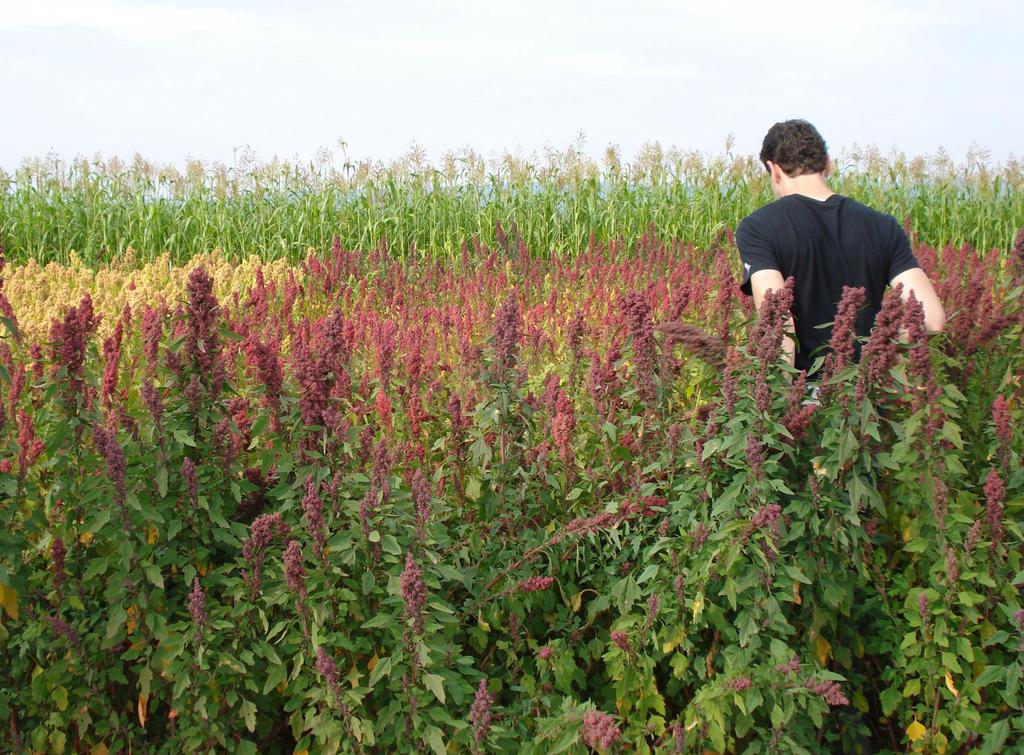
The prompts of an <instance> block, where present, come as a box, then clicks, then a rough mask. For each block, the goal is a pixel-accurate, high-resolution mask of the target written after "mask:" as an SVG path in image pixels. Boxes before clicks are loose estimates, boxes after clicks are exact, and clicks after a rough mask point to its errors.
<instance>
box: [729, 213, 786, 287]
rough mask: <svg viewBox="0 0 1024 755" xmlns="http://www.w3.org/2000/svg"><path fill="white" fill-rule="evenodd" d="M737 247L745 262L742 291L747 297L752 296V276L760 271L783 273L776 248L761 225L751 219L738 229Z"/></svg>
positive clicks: (742, 223) (741, 258)
mask: <svg viewBox="0 0 1024 755" xmlns="http://www.w3.org/2000/svg"><path fill="white" fill-rule="evenodd" d="M736 246H737V247H739V250H740V260H741V261H742V262H743V279H742V280H741V281H740V291H742V292H743V293H745V294H746V295H747V296H750V295H751V289H750V276H752V275H753V274H754V273H756V272H758V271H760V270H778V271H779V272H782V267H781V266H780V265H779V260H778V257H777V256H776V254H775V247H774V246H773V245H772V243H771V241H769V240H768V239H767V238H766V237H765V235H764V233H763V232H762V229H761V227H760V224H759V223H757V222H756V220H754V219H751V218H745V219H744V220H743V222H741V223H740V225H739V227H738V228H737V229H736Z"/></svg>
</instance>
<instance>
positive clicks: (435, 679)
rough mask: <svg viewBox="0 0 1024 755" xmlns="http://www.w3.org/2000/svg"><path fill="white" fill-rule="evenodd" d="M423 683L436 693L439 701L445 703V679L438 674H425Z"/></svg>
mask: <svg viewBox="0 0 1024 755" xmlns="http://www.w3.org/2000/svg"><path fill="white" fill-rule="evenodd" d="M423 683H424V684H425V685H427V689H429V690H430V691H431V692H433V693H434V697H436V698H437V701H438V702H439V703H441V704H442V705H444V700H445V698H444V680H443V679H442V678H441V677H440V676H439V675H437V674H424V675H423Z"/></svg>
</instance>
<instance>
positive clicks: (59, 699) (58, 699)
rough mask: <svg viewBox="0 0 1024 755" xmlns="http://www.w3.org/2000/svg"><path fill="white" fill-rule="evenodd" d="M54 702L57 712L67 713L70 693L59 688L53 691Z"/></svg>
mask: <svg viewBox="0 0 1024 755" xmlns="http://www.w3.org/2000/svg"><path fill="white" fill-rule="evenodd" d="M53 701H54V702H55V703H56V704H57V710H59V711H65V710H67V709H68V691H67V690H66V689H65V688H64V687H57V689H55V690H54V691H53Z"/></svg>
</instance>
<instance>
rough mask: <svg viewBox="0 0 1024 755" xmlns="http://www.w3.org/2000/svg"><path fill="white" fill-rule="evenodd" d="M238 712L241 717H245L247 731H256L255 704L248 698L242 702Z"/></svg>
mask: <svg viewBox="0 0 1024 755" xmlns="http://www.w3.org/2000/svg"><path fill="white" fill-rule="evenodd" d="M238 712H239V713H241V714H242V718H243V719H245V728H246V729H248V730H249V731H256V706H255V705H254V704H253V703H252V702H250V701H249V700H246V701H245V702H243V703H242V706H241V708H239V709H238Z"/></svg>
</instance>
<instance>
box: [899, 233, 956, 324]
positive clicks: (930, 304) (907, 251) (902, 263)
mask: <svg viewBox="0 0 1024 755" xmlns="http://www.w3.org/2000/svg"><path fill="white" fill-rule="evenodd" d="M890 218H891V219H890V222H891V223H892V237H891V238H892V242H891V243H892V246H891V247H890V248H891V249H892V250H893V251H892V256H891V257H890V259H889V275H888V278H889V285H890V286H893V287H895V286H897V285H898V284H903V296H902V299H903V302H904V303H906V301H907V299H909V298H910V293H911V291H913V293H914V298H915V299H917V300H918V301H919V302H921V305H922V306H923V307H924V329H925V330H926V331H928V332H929V333H939V332H941V331H942V329H943V328H944V327H946V312H945V310H944V309H943V308H942V302H941V301H940V300H939V296H938V294H936V293H935V287H934V286H932V282H931V280H930V279H929V278H928V274H927V273H926V272H925V271H924V270H922V269H921V266H920V265H919V264H918V263H917V259H916V258H915V257H914V251H913V250H912V249H911V248H910V239H908V238H907V234H906V232H905V231H904V230H903V228H902V226H900V224H899V223H897V222H896V219H895V218H892V217H891V216H890Z"/></svg>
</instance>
